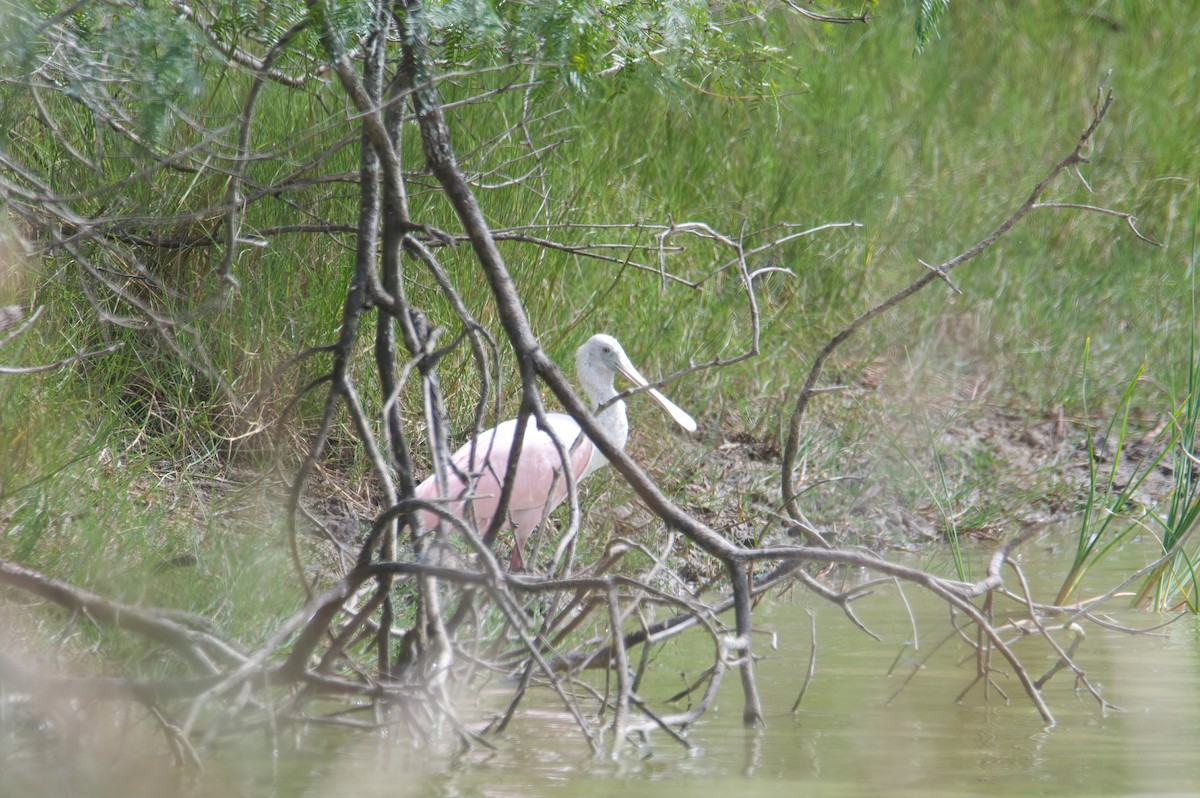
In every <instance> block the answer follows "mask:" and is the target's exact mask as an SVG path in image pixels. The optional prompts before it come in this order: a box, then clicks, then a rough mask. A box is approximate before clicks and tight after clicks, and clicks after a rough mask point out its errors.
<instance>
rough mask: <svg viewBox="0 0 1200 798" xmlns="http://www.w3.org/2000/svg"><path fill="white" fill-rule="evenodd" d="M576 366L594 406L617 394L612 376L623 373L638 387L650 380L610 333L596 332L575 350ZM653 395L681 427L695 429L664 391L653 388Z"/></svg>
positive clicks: (689, 429)
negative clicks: (631, 360) (636, 366)
mask: <svg viewBox="0 0 1200 798" xmlns="http://www.w3.org/2000/svg"><path fill="white" fill-rule="evenodd" d="M575 369H576V372H577V373H578V376H579V382H580V384H581V385H582V386H583V389H584V391H586V392H587V394H588V396H589V398H591V400H592V402H593V409H594V408H595V407H598V406H599V405H600V404H602V403H604V402H606V401H608V400H609V399H611V398H612V397H614V396H616V395H617V392H616V390H615V389H614V388H613V377H614V376H615V375H617V374H621V375H622V376H623V377H625V379H627V380H629V381H630V382H632V383H633V384H634V385H637V386H639V387H645V386H647V385H649V384H650V382H649V380H647V379H646V378H645V377H643V376H642V373H641V372H640V371H638V370H637V368H635V367H634V365H633V363H632V362H630V360H629V356H628V355H626V354H625V350H624V349H622V348H621V344H619V343H618V342H617V339H616V338H613V337H612V336H611V335H604V334H603V333H600V334H598V335H593V336H592V337H591V338H589V339H588V340H587V342H586V343H585V344H584V345H583V346H581V347H579V351H577V352H576V353H575ZM647 393H649V394H650V396H652V397H653V398H654V399H655V400H656V401H657V402H658V403H659V404H660V405H662V406H663V408H664V409H665V410H666V411H667V413H669V414H670V416H671V418H673V419H675V422H676V423H677V424H679V426H681V427H683V428H684V429H686V430H687V431H688V432H695V431H696V422H695V420H694V419H692V417H691V416H689V415H688V414H687V413H686V412H684V410H683V409H682V408H681V407H679V406H678V405H677V404H675V403H674V402H672V401H671V400H670V399H668V398H667V397H665V396H663V395H662V393H661V392H659V391H658V390H656V389H654V388H650V389H649V390H648V391H647Z"/></svg>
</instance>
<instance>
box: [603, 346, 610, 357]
mask: <svg viewBox="0 0 1200 798" xmlns="http://www.w3.org/2000/svg"><path fill="white" fill-rule="evenodd" d="M600 351H601V352H603V353H604V354H606V355H607V354H608V353H609V352H611V351H612V347H611V346H605V347H601V348H600Z"/></svg>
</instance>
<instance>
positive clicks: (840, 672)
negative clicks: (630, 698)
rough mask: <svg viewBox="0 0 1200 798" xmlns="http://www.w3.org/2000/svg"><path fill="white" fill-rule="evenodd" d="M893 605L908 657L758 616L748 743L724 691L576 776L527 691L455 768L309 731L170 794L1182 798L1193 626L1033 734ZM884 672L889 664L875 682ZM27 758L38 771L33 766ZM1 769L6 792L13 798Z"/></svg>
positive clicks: (148, 786) (1033, 651) (697, 657)
mask: <svg viewBox="0 0 1200 798" xmlns="http://www.w3.org/2000/svg"><path fill="white" fill-rule="evenodd" d="M980 559H981V560H982V558H980ZM1119 562H1120V558H1114V559H1113V560H1111V561H1110V563H1111V564H1112V565H1113V566H1115V565H1116V564H1117V563H1119ZM1023 566H1024V568H1025V569H1026V573H1027V576H1028V577H1029V578H1030V579H1031V581H1032V583H1033V585H1034V589H1035V591H1038V593H1039V595H1047V594H1050V593H1052V592H1053V589H1054V587H1055V586H1056V584H1055V581H1056V579H1058V578H1060V577H1061V574H1062V573H1063V572H1064V570H1065V569H1064V567H1063V566H1062V564H1061V562H1055V561H1054V560H1053V558H1052V557H1050V556H1049V555H1048V554H1047V550H1046V548H1045V547H1041V546H1039V545H1037V544H1036V543H1031V544H1027V551H1026V552H1025V557H1024V562H1023ZM1118 576H1119V575H1118V574H1113V573H1109V574H1104V573H1097V574H1095V575H1094V578H1095V579H1096V580H1097V584H1103V583H1104V582H1105V580H1112V581H1116V578H1117V577H1118ZM1112 581H1110V582H1109V583H1110V584H1111V583H1112ZM907 596H908V599H909V601H910V602H911V604H912V607H913V614H914V616H915V618H916V619H917V626H918V632H919V636H918V637H917V638H916V640H917V641H918V643H919V645H918V646H917V648H916V649H915V650H913V649H911V648H910V649H908V650H906V649H905V646H906V645H908V643H909V641H911V640H913V629H912V622H911V619H910V618H909V615H908V613H907V612H906V611H905V610H904V608H903V606H902V605H901V604H900V602H898V601H896V600H895V597H894V595H890V596H888V595H881V596H878V597H873V598H868V599H866V600H864V601H862V602H861V603H859V604H858V605H857V612H858V614H859V616H860V617H861V619H862V620H863V622H865V623H866V624H867V625H868V626H869V627H870V628H872V629H873V630H874V631H875V632H876V633H878V634H879V635H880V636H881V637H882V638H883V640H884V642H882V643H877V642H875V641H873V640H871V639H870V638H869V637H867V636H866V635H864V634H863V633H862V632H860V631H859V630H857V629H856V628H855V627H854V626H853V625H852V624H851V623H850V622H849V621H848V620H846V618H845V617H844V615H842V613H841V611H840V610H838V609H837V608H835V607H831V606H828V605H823V604H821V603H819V602H816V601H814V600H812V599H811V597H810V596H808V595H806V594H804V593H803V592H798V591H797V592H794V593H792V594H789V595H788V596H787V597H785V598H782V599H779V600H776V601H774V602H773V603H770V604H766V603H764V605H762V606H761V607H760V608H759V611H758V614H757V618H756V627H757V628H760V629H766V630H773V631H774V632H776V633H777V640H778V647H777V648H776V649H774V650H770V649H768V647H767V646H766V645H764V644H763V643H762V642H760V649H767V650H763V651H761V653H764V654H766V658H765V659H764V660H763V661H762V662H761V663H760V669H759V678H758V681H759V686H760V689H761V690H762V692H763V705H764V707H765V709H766V714H767V718H766V720H767V724H768V728H767V729H766V730H765V731H755V730H746V729H744V728H742V725H741V711H742V708H741V691H740V686H739V685H738V680H737V679H736V678H733V677H731V678H728V679H726V683H725V685H724V686H723V688H722V693H721V695H720V697H719V701H718V703H717V706H716V708H715V709H714V710H713V711H712V712H710V713H709V714H708V715H706V716H705V717H704V719H703V721H702V722H701V723H699V724H697V725H696V726H695V727H693V728H692V729H691V730H690V731H689V734H688V737H689V740H690V741H691V742H692V743H693V744H694V745H695V746H696V747H695V748H694V749H693V750H687V749H684V748H683V747H681V746H679V745H678V744H676V743H674V742H673V741H671V740H670V739H668V738H667V737H666V736H665V735H661V734H659V735H654V736H652V737H651V738H650V739H649V740H648V741H647V742H646V743H645V744H644V745H642V746H641V747H638V748H635V749H633V750H630V751H627V752H626V753H625V754H623V755H621V756H619V757H617V758H615V759H610V758H598V757H593V756H591V755H590V754H589V753H588V751H587V749H586V746H585V745H584V744H583V742H582V740H581V738H580V735H579V732H578V729H577V728H576V727H575V724H574V721H573V720H571V718H570V717H569V716H568V715H567V714H566V713H564V712H562V711H561V709H560V707H558V706H557V705H556V704H555V703H554V700H553V698H552V697H551V696H550V695H549V694H548V691H547V694H545V695H541V696H538V697H537V699H536V700H535V701H533V702H532V703H530V704H529V705H528V706H527V707H526V708H525V709H524V710H523V712H522V714H521V715H520V717H519V718H518V719H517V721H516V722H514V723H513V725H512V726H511V727H510V731H509V733H507V734H506V735H505V736H504V737H503V738H501V739H499V740H497V741H496V745H497V748H496V750H494V751H489V750H486V749H480V750H477V751H474V752H472V753H469V754H466V755H463V756H459V757H455V756H453V749H454V741H453V740H452V739H450V740H447V741H446V742H445V744H444V745H443V746H441V747H438V748H434V749H431V748H428V747H422V746H414V745H411V744H407V743H401V742H398V741H396V740H393V739H388V738H387V737H385V736H370V735H363V734H361V733H346V732H345V731H332V730H317V731H309V732H307V733H305V734H302V735H298V736H294V737H291V738H289V739H286V740H283V741H281V742H282V745H281V747H280V749H279V750H278V752H277V753H276V754H272V751H271V747H272V746H273V745H274V742H272V741H270V740H266V739H265V738H264V739H257V740H256V739H240V740H237V741H235V742H230V743H227V744H226V745H227V746H228V747H227V748H225V749H217V750H215V751H209V752H208V765H209V769H208V771H207V772H206V773H205V774H203V775H202V776H200V777H198V778H195V779H193V780H192V781H191V782H190V783H187V784H184V785H176V787H177V788H179V787H181V788H182V789H181V792H183V793H184V794H187V795H195V796H207V795H213V796H216V795H221V796H239V795H245V796H260V795H262V796H293V795H304V796H313V798H317V797H318V796H320V797H321V798H325V797H326V796H337V795H354V796H355V797H356V798H370V797H371V796H389V798H407V797H408V796H422V797H424V796H444V797H445V798H452V797H456V796H479V797H480V798H502V797H507V796H556V795H563V796H566V795H570V796H582V797H585V798H586V796H600V795H604V796H609V795H613V794H620V795H621V796H622V798H638V797H639V796H654V798H674V797H673V796H672V795H671V794H670V790H671V789H672V788H674V789H676V790H679V791H685V790H686V792H687V798H708V796H713V797H714V798H715V797H716V796H720V797H721V798H729V796H775V795H779V796H783V795H787V796H794V795H797V794H804V795H820V796H841V795H854V796H858V795H880V794H886V795H897V796H942V795H946V796H950V795H955V796H960V795H1014V796H1016V795H1022V796H1024V795H1030V794H1054V795H1056V796H1065V795H1161V794H1167V793H1174V794H1191V793H1194V792H1195V791H1196V786H1195V785H1196V772H1197V768H1196V764H1195V763H1196V759H1197V756H1196V753H1195V740H1196V739H1197V732H1200V675H1198V674H1197V669H1198V667H1200V656H1198V655H1200V651H1198V650H1197V649H1198V638H1200V634H1198V627H1197V625H1196V622H1195V621H1194V620H1193V619H1185V620H1183V621H1181V622H1179V623H1177V624H1174V625H1172V626H1170V627H1168V628H1167V629H1166V630H1164V633H1163V635H1162V636H1160V637H1131V636H1128V635H1124V634H1121V633H1118V632H1114V631H1108V630H1104V629H1100V628H1097V627H1089V629H1088V631H1087V638H1086V640H1085V641H1084V642H1083V644H1082V646H1081V648H1080V650H1079V652H1078V655H1077V662H1078V664H1079V665H1080V666H1081V667H1083V668H1085V669H1086V671H1087V674H1088V677H1089V679H1091V680H1092V682H1093V683H1094V684H1096V685H1097V686H1099V687H1100V688H1102V690H1103V692H1104V696H1105V697H1106V698H1107V699H1108V700H1109V701H1111V702H1112V703H1113V704H1116V705H1117V706H1119V707H1121V708H1122V710H1123V711H1119V712H1111V711H1110V712H1103V711H1101V709H1100V707H1099V706H1098V704H1097V702H1096V701H1095V700H1094V699H1093V698H1092V697H1091V696H1090V695H1089V694H1088V693H1087V692H1086V691H1084V690H1077V689H1076V685H1075V684H1074V682H1073V680H1072V678H1071V675H1070V674H1069V673H1060V674H1059V675H1058V676H1056V677H1055V679H1054V680H1053V681H1052V682H1051V683H1050V684H1049V686H1048V687H1047V689H1046V698H1047V701H1048V703H1049V705H1050V707H1051V709H1052V710H1053V712H1054V713H1055V716H1056V718H1057V720H1058V725H1057V727H1056V728H1054V729H1051V730H1045V729H1043V727H1042V722H1041V719H1040V718H1039V716H1038V713H1037V711H1036V710H1035V709H1034V708H1033V707H1032V706H1031V705H1030V704H1029V702H1028V700H1027V699H1026V698H1025V696H1024V693H1023V692H1022V691H1021V689H1020V686H1019V685H1018V684H1016V682H1015V680H1013V679H1008V680H1003V679H1001V686H1002V687H1003V688H1004V689H1006V690H1008V692H1009V694H1010V696H1011V703H1007V704H1006V703H1005V702H1004V701H1003V699H1000V698H999V697H997V696H993V700H992V701H990V702H989V701H985V700H984V697H983V694H982V691H981V690H980V689H979V688H978V687H976V688H975V689H973V690H972V691H970V692H969V693H967V695H966V696H965V698H964V699H963V700H962V702H961V703H955V701H954V697H955V696H956V695H958V694H959V693H960V692H961V691H962V690H963V688H964V687H965V686H966V685H967V684H969V682H970V679H971V677H972V675H973V673H974V666H973V664H972V663H971V662H967V663H965V664H963V663H961V662H960V660H961V659H962V656H963V654H964V652H965V649H964V648H963V647H962V646H960V645H957V644H952V645H947V646H946V647H945V648H944V649H942V650H939V651H938V652H937V653H936V654H935V655H934V656H932V657H930V658H929V659H928V660H927V661H926V659H925V658H926V655H927V654H928V653H929V651H930V649H931V648H932V647H933V646H934V645H935V644H936V643H937V641H938V640H939V639H940V637H941V636H942V635H943V634H944V633H945V630H946V629H947V628H948V627H947V616H946V610H945V608H944V607H943V606H942V605H941V604H940V603H939V602H937V601H935V600H931V599H929V598H927V597H926V596H924V595H922V594H921V593H920V592H919V591H917V590H912V589H910V590H909V591H908V593H907ZM810 611H811V612H813V613H815V614H816V621H817V630H818V631H817V664H816V676H815V679H814V681H813V682H812V684H811V686H810V688H809V689H808V692H807V694H806V696H805V698H804V701H803V703H802V704H801V706H800V709H799V711H798V712H797V713H795V714H792V713H791V712H789V711H788V710H789V709H790V708H791V706H792V704H793V702H794V701H795V699H796V695H797V693H798V691H799V690H800V687H801V685H802V684H803V683H804V678H805V673H806V671H807V668H808V659H809V655H810V644H811V626H810V619H809V612H810ZM1112 612H1113V613H1114V615H1115V616H1116V618H1115V619H1116V620H1117V621H1119V622H1123V623H1127V624H1129V625H1135V626H1150V625H1152V624H1153V623H1155V622H1156V621H1157V620H1158V616H1154V615H1149V614H1145V613H1137V612H1132V611H1127V610H1122V609H1121V608H1119V607H1113V608H1112ZM762 640H763V641H765V640H766V638H763V639H762ZM1064 642H1065V638H1064ZM710 647H711V644H710V643H709V642H708V641H706V640H702V639H700V636H698V635H697V636H694V637H693V638H689V639H684V640H680V641H674V642H672V643H670V644H668V645H667V647H665V648H664V649H663V650H662V651H660V652H659V657H658V659H657V660H656V664H655V666H654V668H653V669H652V671H653V672H652V675H651V678H650V679H649V680H648V681H647V683H645V684H644V685H643V688H642V694H643V695H644V696H646V697H647V698H650V699H652V700H661V699H663V698H665V697H666V696H669V695H671V694H673V693H675V692H677V691H678V689H679V686H680V683H681V682H686V681H688V680H690V679H693V678H695V676H696V675H697V671H698V670H699V669H701V668H703V667H706V666H707V664H708V662H709V657H710V656H711V652H710ZM1016 649H1017V651H1018V653H1019V654H1020V655H1021V656H1023V657H1026V658H1027V663H1028V664H1029V666H1030V669H1031V671H1032V672H1035V673H1040V672H1042V671H1043V670H1044V669H1045V668H1047V667H1049V665H1051V664H1052V662H1053V656H1052V655H1051V654H1050V653H1049V651H1048V650H1047V649H1046V648H1045V646H1041V645H1038V644H1037V643H1036V641H1033V642H1031V641H1022V642H1019V643H1017V644H1016ZM898 657H899V659H900V661H901V665H900V666H898V667H897V668H896V669H895V672H894V673H893V675H891V676H890V677H889V676H888V675H887V674H888V671H889V668H891V667H892V665H893V663H894V662H895V661H896V660H897V658H898ZM916 664H921V669H920V671H919V672H918V673H917V674H916V676H915V678H913V679H912V680H911V682H909V683H908V684H907V685H906V686H904V687H903V689H902V690H899V691H898V688H899V687H900V686H901V685H902V683H903V682H904V680H905V678H906V677H907V675H908V674H909V672H910V671H911V669H912V667H913V666H914V665H916ZM893 696H895V697H894V698H892V697H893ZM889 699H892V700H890V701H889ZM500 700H501V699H500V697H499V696H489V695H480V696H471V697H470V699H469V701H466V699H464V706H463V715H464V716H469V715H470V714H471V711H472V709H476V708H479V707H486V706H490V705H491V704H493V703H496V702H498V701H500ZM285 736H286V735H285ZM0 742H2V741H0ZM45 756H46V757H47V760H48V759H49V754H46V755H45ZM25 764H27V763H25V762H24V761H23V760H20V758H19V757H16V756H15V755H13V754H12V751H7V752H6V750H5V749H4V746H3V745H0V796H7V795H16V794H21V795H28V794H42V793H43V792H44V794H47V795H49V794H64V791H63V790H59V789H57V788H54V787H52V786H51V785H59V786H65V787H69V789H65V792H71V793H76V794H86V795H89V796H94V795H114V796H117V795H120V796H122V798H130V797H131V796H137V795H163V794H168V792H169V790H167V789H165V782H164V781H163V780H162V779H160V778H158V777H157V776H155V777H154V778H155V779H157V780H156V781H145V783H144V784H143V783H142V782H139V781H138V780H137V778H138V774H136V773H130V772H128V771H124V772H114V771H113V770H108V771H106V770H105V769H104V767H103V766H100V765H96V764H95V763H83V764H81V763H80V762H78V761H75V762H72V763H71V764H68V765H66V766H65V768H66V769H65V770H64V769H63V768H64V765H63V764H62V763H56V764H55V767H57V768H58V771H57V775H54V776H47V777H46V778H47V779H48V780H46V781H43V782H42V787H43V788H47V789H43V790H38V789H36V786H37V779H33V774H34V770H33V769H31V768H29V767H25ZM46 764H47V766H49V765H50V764H51V763H50V762H49V761H47V763H46ZM17 766H19V767H17ZM39 768H40V766H39ZM73 769H74V770H73ZM18 770H19V771H20V772H21V774H22V778H21V779H20V780H14V777H13V774H14V773H16V772H17V771H18ZM47 772H54V771H47ZM64 773H67V774H71V773H74V774H75V775H73V776H70V777H68V776H64V775H63V774H64ZM142 775H143V776H145V775H146V774H142ZM25 776H29V778H25ZM31 790H32V793H31V792H30V791H31Z"/></svg>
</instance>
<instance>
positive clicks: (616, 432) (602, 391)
mask: <svg viewBox="0 0 1200 798" xmlns="http://www.w3.org/2000/svg"><path fill="white" fill-rule="evenodd" d="M583 387H584V390H585V391H586V393H587V395H588V399H589V400H590V403H591V410H592V412H593V413H595V414H596V420H597V421H599V422H600V427H601V428H602V429H603V430H604V434H605V435H607V436H608V439H609V440H611V441H612V442H613V443H614V444H616V446H617V448H618V449H624V448H625V441H626V440H627V439H628V438H629V419H628V418H627V417H626V415H625V402H623V401H617V402H613V401H612V399H613V398H614V397H615V396H616V395H617V390H616V388H614V387H613V383H612V379H611V378H610V379H609V380H608V381H607V382H597V383H596V384H593V385H584V386H583ZM603 405H607V406H606V407H604V409H603V410H600V407H601V406H603Z"/></svg>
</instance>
